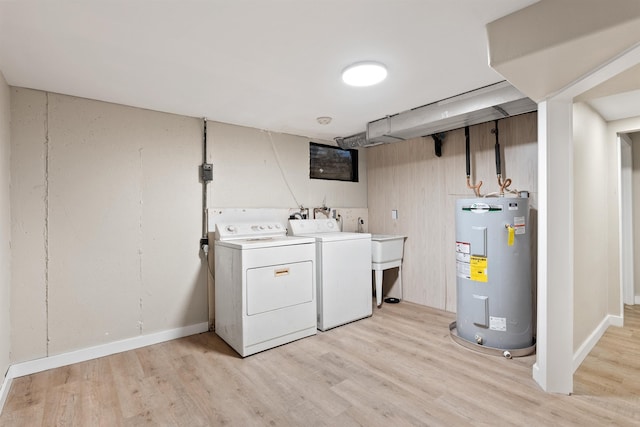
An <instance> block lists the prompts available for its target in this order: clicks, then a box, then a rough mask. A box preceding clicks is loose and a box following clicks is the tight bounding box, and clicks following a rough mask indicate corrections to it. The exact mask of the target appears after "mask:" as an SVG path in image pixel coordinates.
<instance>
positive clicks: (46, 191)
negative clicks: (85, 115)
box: [44, 92, 50, 357]
mask: <svg viewBox="0 0 640 427" xmlns="http://www.w3.org/2000/svg"><path fill="white" fill-rule="evenodd" d="M49 151H50V147H49V92H45V118H44V263H45V265H44V286H45V317H46V319H45V320H46V324H45V329H46V355H47V357H49V341H50V336H49V155H50V152H49Z"/></svg>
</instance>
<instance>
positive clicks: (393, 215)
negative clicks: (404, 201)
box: [391, 209, 398, 219]
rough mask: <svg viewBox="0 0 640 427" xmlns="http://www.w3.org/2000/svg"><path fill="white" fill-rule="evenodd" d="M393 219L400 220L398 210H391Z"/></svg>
mask: <svg viewBox="0 0 640 427" xmlns="http://www.w3.org/2000/svg"><path fill="white" fill-rule="evenodd" d="M391 219H398V210H397V209H392V210H391Z"/></svg>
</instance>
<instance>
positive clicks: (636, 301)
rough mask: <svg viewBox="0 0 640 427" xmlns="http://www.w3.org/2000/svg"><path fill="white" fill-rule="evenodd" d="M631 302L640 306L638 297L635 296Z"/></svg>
mask: <svg viewBox="0 0 640 427" xmlns="http://www.w3.org/2000/svg"><path fill="white" fill-rule="evenodd" d="M633 302H634V303H635V304H640V295H636V296H635V298H634V300H633Z"/></svg>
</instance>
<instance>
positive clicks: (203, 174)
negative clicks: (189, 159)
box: [200, 163, 213, 182]
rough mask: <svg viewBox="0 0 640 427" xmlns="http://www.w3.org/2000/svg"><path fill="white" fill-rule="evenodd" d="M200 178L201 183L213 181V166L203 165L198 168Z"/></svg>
mask: <svg viewBox="0 0 640 427" xmlns="http://www.w3.org/2000/svg"><path fill="white" fill-rule="evenodd" d="M200 178H201V179H202V181H203V182H211V181H213V164H211V163H203V164H202V166H200Z"/></svg>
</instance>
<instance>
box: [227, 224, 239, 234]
mask: <svg viewBox="0 0 640 427" xmlns="http://www.w3.org/2000/svg"><path fill="white" fill-rule="evenodd" d="M237 230H238V229H237V228H236V226H235V225H227V231H228V232H229V233H235V232H236V231H237Z"/></svg>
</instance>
